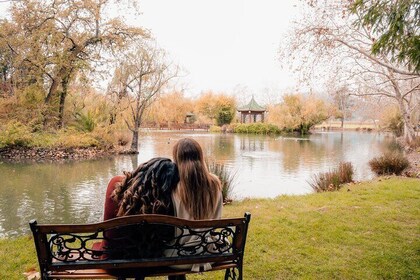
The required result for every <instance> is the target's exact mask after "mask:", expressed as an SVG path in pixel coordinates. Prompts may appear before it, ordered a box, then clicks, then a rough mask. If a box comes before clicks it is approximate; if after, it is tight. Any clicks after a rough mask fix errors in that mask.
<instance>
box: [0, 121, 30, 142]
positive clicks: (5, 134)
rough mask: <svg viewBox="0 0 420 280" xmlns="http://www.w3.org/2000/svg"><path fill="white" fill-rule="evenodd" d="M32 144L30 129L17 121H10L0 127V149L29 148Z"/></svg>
mask: <svg viewBox="0 0 420 280" xmlns="http://www.w3.org/2000/svg"><path fill="white" fill-rule="evenodd" d="M31 142H32V133H31V129H30V128H29V127H27V126H25V125H24V124H22V123H21V122H19V121H10V122H9V123H7V124H6V125H4V126H2V127H0V148H2V147H6V146H22V147H26V146H29V145H30V144H31Z"/></svg>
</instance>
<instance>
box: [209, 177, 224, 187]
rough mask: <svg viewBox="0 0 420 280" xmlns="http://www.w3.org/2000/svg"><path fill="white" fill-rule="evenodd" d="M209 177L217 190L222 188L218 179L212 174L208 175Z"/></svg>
mask: <svg viewBox="0 0 420 280" xmlns="http://www.w3.org/2000/svg"><path fill="white" fill-rule="evenodd" d="M210 177H211V179H212V181H213V183H214V184H216V185H217V186H218V187H219V189H221V188H222V182H221V181H220V178H219V177H218V176H217V175H215V174H213V173H210Z"/></svg>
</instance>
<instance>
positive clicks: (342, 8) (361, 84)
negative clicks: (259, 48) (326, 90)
mask: <svg viewBox="0 0 420 280" xmlns="http://www.w3.org/2000/svg"><path fill="white" fill-rule="evenodd" d="M346 5H347V4H346V2H345V1H314V2H311V5H309V6H308V7H306V12H307V13H305V15H304V16H303V17H302V19H301V20H300V22H299V23H297V24H296V26H295V29H294V32H293V36H292V37H291V38H290V40H289V45H288V47H287V48H286V49H284V50H282V51H281V52H280V55H281V58H282V59H283V61H285V62H286V63H290V64H292V65H293V67H292V68H293V69H294V70H295V71H301V72H302V73H304V74H306V75H305V77H308V74H309V73H310V74H312V75H313V73H317V72H318V73H319V72H320V71H322V73H323V74H324V75H326V72H328V71H337V70H336V69H340V71H341V72H340V75H341V77H345V79H346V87H348V88H349V89H350V90H351V92H352V94H353V95H355V96H359V97H363V96H370V97H376V98H379V99H384V98H386V99H388V100H390V101H391V102H394V103H396V104H397V105H398V107H399V110H400V113H401V116H402V119H403V122H404V139H405V140H406V141H407V142H411V141H412V140H413V138H414V137H415V129H414V128H415V123H414V121H413V119H418V114H419V112H420V76H419V74H416V73H414V72H413V71H410V70H409V69H408V68H407V67H405V66H404V65H402V64H398V63H397V62H391V60H390V59H389V58H388V57H386V56H384V55H381V54H379V55H372V54H371V52H370V49H371V46H372V44H373V43H374V42H375V36H376V34H375V33H374V32H373V31H372V30H369V29H367V28H364V27H357V26H355V25H354V24H353V22H354V20H355V18H354V17H355V16H357V15H352V14H350V13H348V12H347V6H346ZM286 51H289V52H291V53H292V56H290V53H288V54H287V53H286ZM290 57H292V58H295V59H292V60H291V59H289V58H290ZM296 57H299V59H296ZM337 65H339V66H340V67H338V68H337V67H336V66H337ZM327 75H328V74H327Z"/></svg>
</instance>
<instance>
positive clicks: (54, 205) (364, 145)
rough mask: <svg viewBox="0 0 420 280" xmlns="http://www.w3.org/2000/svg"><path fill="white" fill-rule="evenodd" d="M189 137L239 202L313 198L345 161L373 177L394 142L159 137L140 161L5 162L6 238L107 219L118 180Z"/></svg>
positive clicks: (362, 136) (1, 202)
mask: <svg viewBox="0 0 420 280" xmlns="http://www.w3.org/2000/svg"><path fill="white" fill-rule="evenodd" d="M183 137H193V138H195V139H196V140H197V141H198V142H199V143H200V144H201V145H202V147H203V149H204V151H205V153H206V155H207V157H209V158H210V160H214V161H216V162H221V163H224V164H225V165H226V166H227V168H228V169H229V170H231V171H232V172H235V173H236V179H235V188H234V197H235V198H236V199H243V198H246V197H264V198H273V197H276V196H278V195H283V194H289V195H298V194H307V193H310V192H312V190H311V188H310V187H309V185H308V180H310V179H311V177H312V176H313V175H314V174H316V173H318V172H323V171H328V170H329V169H331V168H335V167H336V166H337V165H338V163H339V162H340V161H350V162H351V163H352V164H353V166H354V167H355V172H356V174H355V179H356V180H366V179H370V178H372V177H373V174H372V173H371V171H370V170H369V167H368V164H367V163H368V161H369V160H370V159H371V158H373V157H375V156H377V155H379V154H381V153H382V152H383V151H385V150H386V149H387V147H389V143H390V142H391V141H392V138H390V137H386V136H384V135H379V134H375V133H359V132H345V133H340V132H327V133H315V134H312V135H311V136H309V137H306V138H295V137H280V136H276V137H271V136H256V135H234V134H212V133H207V132H183V131H175V132H174V131H154V132H146V133H144V134H143V135H142V137H141V139H140V153H139V155H138V156H115V157H112V158H108V159H101V160H92V161H82V162H69V163H19V164H11V163H6V162H0V178H1V185H0V237H5V236H14V235H20V234H23V233H28V232H29V226H28V221H29V220H31V219H37V221H38V222H41V223H85V222H97V221H100V220H101V217H102V210H103V203H104V195H105V190H106V186H107V183H108V181H109V180H110V178H112V177H113V176H114V175H116V174H121V173H122V171H124V170H127V171H130V170H132V169H133V168H134V167H136V166H137V164H138V163H141V162H144V161H146V160H148V159H150V158H152V157H155V156H166V157H171V153H172V147H173V145H174V143H175V142H176V141H177V140H178V139H180V138H183Z"/></svg>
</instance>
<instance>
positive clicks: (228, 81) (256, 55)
mask: <svg viewBox="0 0 420 280" xmlns="http://www.w3.org/2000/svg"><path fill="white" fill-rule="evenodd" d="M297 3H298V0H281V1H280V0H229V1H226V0H200V1H197V0H141V1H140V5H139V8H140V12H141V14H140V15H138V14H137V15H128V14H125V15H124V17H125V18H126V19H127V21H128V22H129V23H130V24H133V25H139V26H142V27H146V28H148V29H150V30H151V31H152V33H153V35H154V37H155V38H156V39H157V41H158V43H159V45H160V46H161V47H162V48H164V49H166V50H167V51H168V52H169V54H170V56H171V58H172V59H173V60H174V61H175V62H177V63H178V64H179V65H181V66H182V67H183V68H184V69H185V70H186V71H187V73H188V75H187V76H186V77H184V78H182V81H181V83H182V84H184V87H186V90H185V92H186V94H187V95H190V96H196V95H198V94H199V93H200V92H202V91H206V90H213V91H216V92H218V91H223V92H227V93H232V92H233V91H234V90H235V88H236V91H237V90H238V88H247V89H248V94H249V95H251V94H253V95H255V97H256V98H258V96H260V97H261V98H263V95H264V92H267V89H268V90H270V91H279V92H281V91H285V90H287V89H288V88H292V87H293V86H294V85H295V81H294V78H293V75H291V74H290V73H288V69H281V67H280V63H279V58H278V54H277V52H278V50H279V47H280V43H281V41H282V39H284V37H285V35H286V32H287V30H288V29H290V25H291V22H292V20H293V19H294V18H295V16H296V14H297V12H298V8H297V7H296V4H297ZM6 8H7V4H5V3H2V2H0V13H2V14H3V15H4V13H5V10H6Z"/></svg>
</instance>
